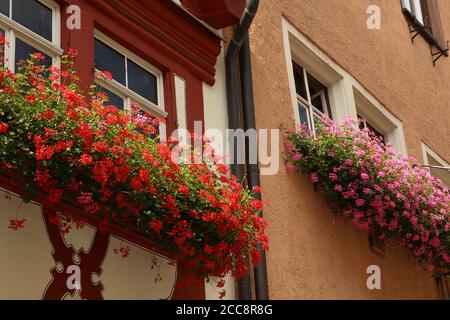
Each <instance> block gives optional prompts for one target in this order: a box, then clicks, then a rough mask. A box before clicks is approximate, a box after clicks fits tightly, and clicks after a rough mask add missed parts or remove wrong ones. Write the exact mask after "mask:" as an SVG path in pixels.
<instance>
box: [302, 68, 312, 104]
mask: <svg viewBox="0 0 450 320" xmlns="http://www.w3.org/2000/svg"><path fill="white" fill-rule="evenodd" d="M303 81H304V82H305V90H306V98H307V100H308V102H309V103H311V94H310V93H309V82H308V73H307V72H306V69H305V68H303Z"/></svg>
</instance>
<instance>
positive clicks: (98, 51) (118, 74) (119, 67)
mask: <svg viewBox="0 0 450 320" xmlns="http://www.w3.org/2000/svg"><path fill="white" fill-rule="evenodd" d="M94 50H95V67H96V68H97V70H100V71H109V72H111V74H112V76H113V79H114V80H116V81H117V82H119V83H121V84H123V85H126V83H125V57H124V56H123V55H121V54H120V53H118V52H117V51H115V50H114V49H112V48H111V47H109V46H107V45H106V44H104V43H103V42H101V41H100V40H97V39H95V48H94Z"/></svg>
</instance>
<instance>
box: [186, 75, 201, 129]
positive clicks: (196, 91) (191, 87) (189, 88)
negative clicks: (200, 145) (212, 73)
mask: <svg viewBox="0 0 450 320" xmlns="http://www.w3.org/2000/svg"><path fill="white" fill-rule="evenodd" d="M184 79H185V81H186V113H187V115H186V116H187V123H188V130H189V131H190V132H191V133H193V132H194V122H195V121H201V123H202V132H201V133H203V132H204V130H205V128H204V101H203V83H202V82H201V81H199V80H198V79H195V78H193V77H191V76H189V75H186V78H184Z"/></svg>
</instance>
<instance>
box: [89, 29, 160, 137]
mask: <svg viewBox="0 0 450 320" xmlns="http://www.w3.org/2000/svg"><path fill="white" fill-rule="evenodd" d="M94 60H95V72H96V80H95V81H96V83H97V85H99V87H100V88H101V89H100V90H101V91H102V92H103V93H105V95H106V96H107V97H108V98H109V104H111V105H114V106H116V107H117V108H119V109H124V110H129V109H130V108H131V105H132V104H135V103H137V104H139V105H140V106H142V110H143V111H145V112H150V113H151V114H152V115H154V116H155V117H166V116H167V113H166V112H165V111H164V104H163V91H162V88H163V84H162V73H161V71H159V70H158V69H156V68H155V67H153V66H152V65H150V64H149V63H147V62H146V61H145V60H143V59H142V58H140V57H138V56H136V55H135V54H133V53H132V52H130V51H129V50H127V49H126V48H124V47H122V46H121V45H119V44H118V43H116V42H114V41H113V40H111V39H110V38H108V37H107V36H105V35H104V34H102V33H101V32H99V31H97V30H96V31H95V39H94ZM99 71H108V72H110V73H111V74H112V80H107V79H104V78H101V77H99V76H98V73H99ZM159 131H160V134H161V135H162V136H163V138H164V135H165V129H164V124H161V125H160V128H159Z"/></svg>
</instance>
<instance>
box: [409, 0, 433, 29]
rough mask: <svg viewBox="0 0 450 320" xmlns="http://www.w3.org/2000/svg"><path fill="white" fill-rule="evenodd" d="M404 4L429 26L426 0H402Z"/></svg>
mask: <svg viewBox="0 0 450 320" xmlns="http://www.w3.org/2000/svg"><path fill="white" fill-rule="evenodd" d="M402 6H403V8H404V9H406V10H408V11H409V12H410V13H411V14H412V15H413V16H414V17H415V18H416V19H417V21H419V22H420V23H421V24H422V25H424V26H429V25H430V24H429V22H430V20H429V16H428V9H427V3H426V1H424V0H402Z"/></svg>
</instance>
